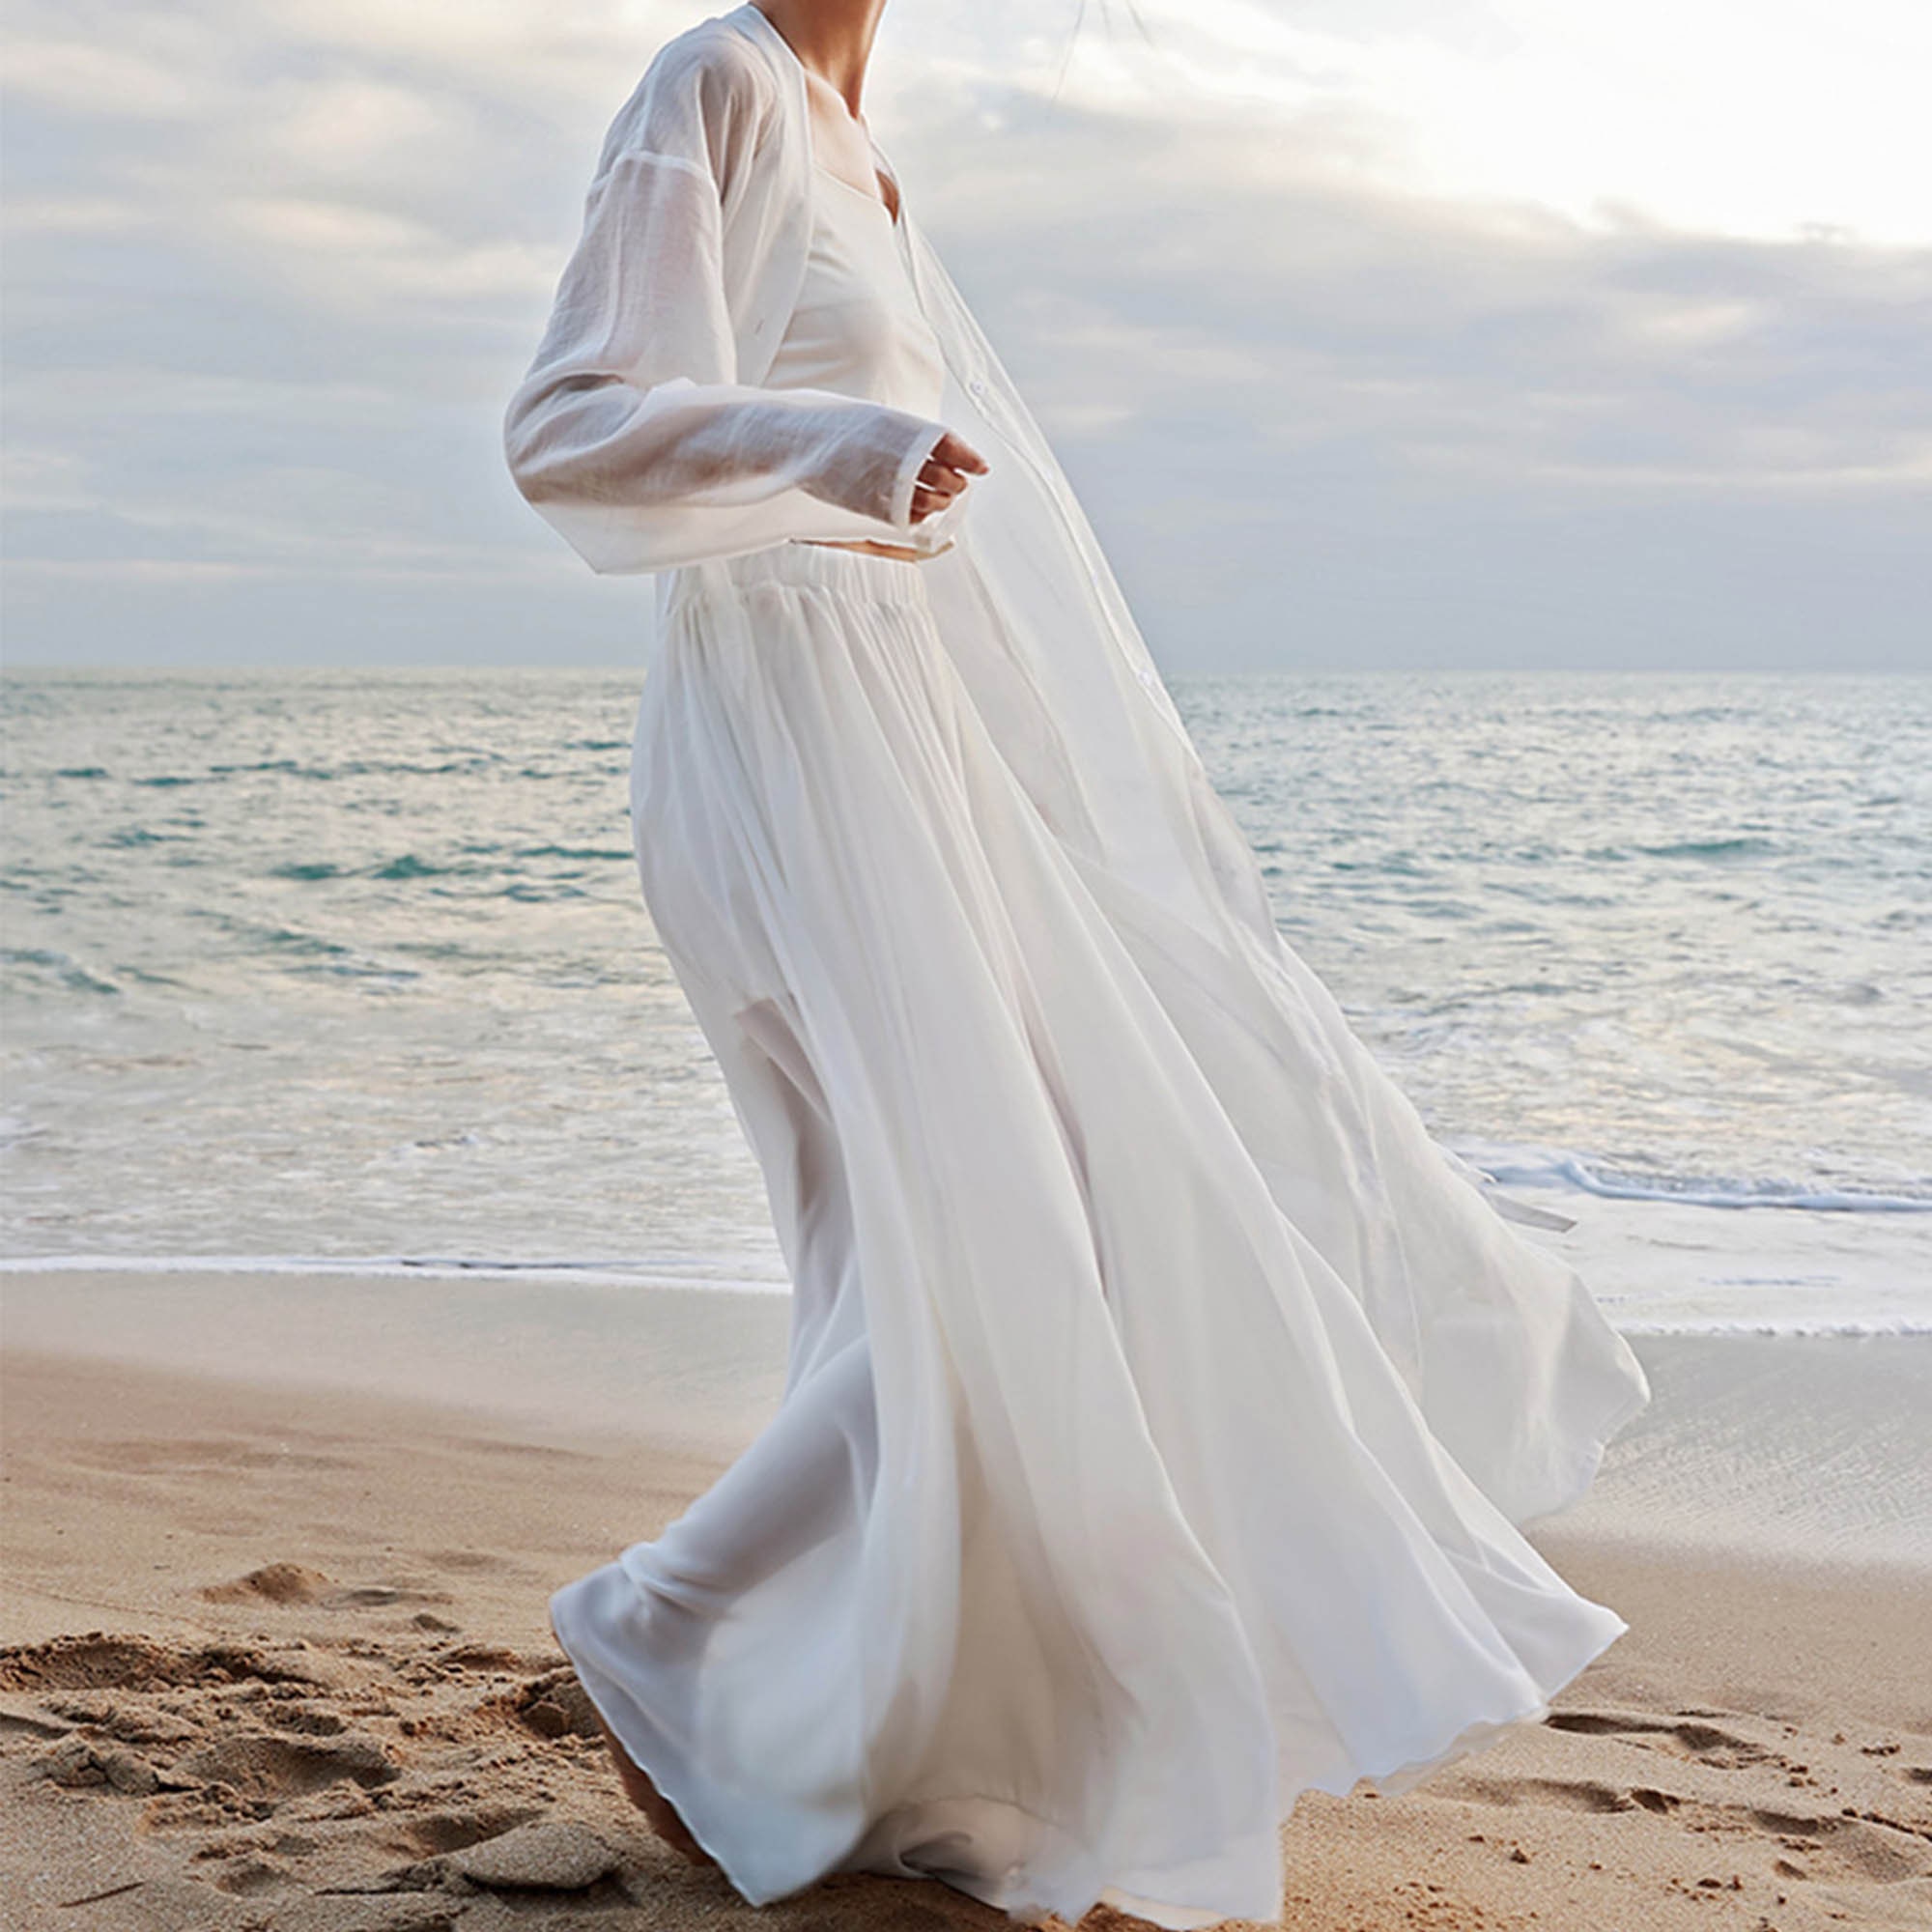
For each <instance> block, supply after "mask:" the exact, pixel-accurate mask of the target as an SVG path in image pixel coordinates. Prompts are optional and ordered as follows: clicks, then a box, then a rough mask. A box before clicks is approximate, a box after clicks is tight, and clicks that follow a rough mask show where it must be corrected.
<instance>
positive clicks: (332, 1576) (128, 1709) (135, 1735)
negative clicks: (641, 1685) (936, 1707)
mask: <svg viewBox="0 0 1932 1932" xmlns="http://www.w3.org/2000/svg"><path fill="white" fill-rule="evenodd" d="M0 1286H4V1290H5V1340H6V1348H5V1356H4V1369H5V1385H4V1397H5V1406H4V1425H5V1459H6V1460H5V1488H4V1495H5V1508H4V1530H5V1552H4V1580H5V1598H4V1623H0V1637H4V1642H5V1645H6V1649H5V1652H4V1655H0V1776H4V1782H5V1791H6V1799H7V1804H6V1824H5V1827H4V1852H0V1880H4V1883H0V1898H3V1899H4V1902H0V1921H4V1923H5V1924H6V1925H7V1926H9V1927H14V1926H18V1927H22V1928H25V1927H35V1928H38V1927H42V1926H47V1927H52V1926H61V1927H86V1928H89V1932H95V1928H103V1929H104V1932H132V1928H149V1927H155V1928H181V1932H203V1928H207V1932H225V1928H230V1927H233V1928H238V1932H240V1928H259V1932H431V1928H445V1927H459V1926H460V1927H462V1928H463V1929H464V1932H494V1928H497V1927H508V1926H511V1925H516V1926H518V1927H525V1926H542V1927H551V1928H564V1927H569V1928H573V1932H582V1928H589V1927H592V1926H596V1927H611V1928H612V1932H618V1928H631V1927H635V1928H638V1932H643V1928H646V1927H649V1928H658V1927H664V1928H682V1927H693V1928H696V1927H704V1928H707V1929H708V1928H729V1927H735V1926H740V1925H742V1926H744V1927H747V1928H752V1927H754V1926H776V1927H796V1928H804V1927H810V1928H814V1929H815V1928H826V1929H827V1932H831V1928H837V1927H845V1926H851V1927H855V1928H863V1927H891V1928H906V1932H915V1928H938V1927H943V1926H961V1927H986V1928H992V1927H996V1926H998V1925H1000V1924H1003V1923H1004V1922H1005V1921H1004V1920H1003V1919H1002V1918H1000V1917H999V1915H997V1914H995V1913H992V1912H990V1911H988V1910H986V1909H985V1908H983V1907H981V1906H980V1905H978V1904H976V1903H975V1902H973V1901H972V1900H970V1899H967V1898H965V1897H964V1896H962V1895H961V1894H959V1893H956V1892H953V1891H952V1890H950V1889H947V1888H945V1887H942V1886H940V1885H938V1884H934V1883H929V1882H921V1883H905V1882H897V1881H891V1880H875V1879H842V1880H838V1881H834V1882H831V1883H828V1884H826V1885H824V1886H821V1887H818V1888H816V1889H812V1890H810V1891H808V1892H806V1893H802V1894H800V1895H798V1896H796V1897H794V1898H792V1899H790V1900H787V1901H785V1902H783V1903H781V1904H780V1905H776V1906H772V1907H767V1908H766V1909H764V1910H763V1911H761V1912H753V1910H752V1909H751V1908H749V1907H747V1906H745V1905H744V1904H743V1903H742V1901H740V1900H739V1899H738V1898H737V1897H736V1894H735V1893H734V1892H733V1891H732V1890H731V1889H730V1887H729V1886H728V1885H727V1884H726V1882H725V1880H724V1879H723V1878H722V1877H721V1876H720V1875H718V1874H717V1873H715V1872H701V1871H696V1870H694V1869H692V1868H690V1867H688V1866H686V1865H684V1864H683V1863H682V1862H681V1861H678V1860H677V1859H676V1858H675V1857H674V1856H673V1855H672V1854H671V1853H669V1852H668V1850H666V1849H665V1848H663V1847H662V1846H660V1845H659V1844H658V1843H657V1841H656V1840H655V1839H654V1838H653V1837H652V1836H651V1835H650V1833H648V1831H647V1830H646V1829H645V1827H644V1826H643V1823H642V1821H641V1819H640V1818H639V1817H638V1815H637V1814H636V1813H635V1812H633V1811H631V1810H630V1809H629V1807H628V1806H627V1805H626V1804H624V1802H623V1800H622V1798H621V1796H620V1794H619V1792H618V1789H617V1785H616V1782H615V1779H614V1776H612V1774H611V1767H610V1765H609V1762H608V1760H607V1759H606V1758H605V1756H604V1754H603V1750H602V1747H601V1745H599V1744H598V1743H597V1742H596V1740H595V1738H594V1736H593V1735H592V1725H591V1722H590V1718H589V1714H588V1711H587V1708H586V1706H585V1705H584V1703H583V1701H582V1696H581V1694H580V1693H578V1692H576V1690H574V1686H573V1683H572V1680H571V1677H570V1674H569V1672H568V1670H567V1668H566V1667H565V1665H564V1663H563V1660H562V1658H561V1656H560V1655H559V1654H558V1652H557V1651H556V1649H555V1647H554V1642H553V1641H552V1639H551V1637H550V1634H549V1631H548V1629H547V1627H546V1623H545V1615H544V1607H545V1601H546V1598H547V1596H548V1593H549V1592H550V1591H551V1590H552V1589H553V1588H554V1587H555V1586H556V1585H557V1584H559V1583H560V1582H562V1581H564V1580H566V1579H567V1578H569V1577H573V1576H576V1575H578V1574H581V1573H582V1571H584V1570H586V1569H588V1568H590V1567H592V1566H593V1565H595V1564H596V1563H598V1562H601V1561H603V1560H605V1559H606V1558H608V1557H609V1556H611V1555H612V1554H614V1553H615V1551H616V1550H617V1549H618V1548H621V1547H622V1546H623V1545H624V1544H625V1543H628V1542H631V1541H635V1540H638V1539H639V1538H643V1537H647V1536H650V1535H653V1534H655V1533H656V1531H657V1530H658V1529H659V1528H660V1527H661V1526H662V1525H663V1524H664V1523H665V1522H666V1521H667V1520H669V1519H670V1518H671V1517H673V1516H674V1515H675V1514H676V1513H677V1512H678V1511H679V1510H680V1509H681V1508H682V1507H683V1506H684V1504H685V1502H686V1501H687V1500H688V1499H689V1498H690V1497H692V1496H693V1495H695V1494H696V1493H697V1492H699V1491H700V1490H701V1489H702V1488H704V1487H705V1486H706V1485H707V1484H708V1483H709V1482H711V1481H712V1480H713V1479H714V1478H715V1476H716V1475H717V1473H718V1472H719V1471H720V1470H721V1469H722V1468H723V1467H724V1465H725V1463H726V1461H728V1459H729V1457H730V1456H731V1454H733V1453H734V1451H735V1449H736V1447H737V1446H739V1445H741V1444H742V1443H743V1441H745V1440H746V1439H748V1437H749V1435H750V1434H751V1433H752V1432H753V1430H755V1428H756V1427H757V1425H758V1423H759V1421H760V1420H761V1419H762V1417H763V1415H764V1414H766V1413H768V1412H769V1410H770V1408H771V1407H772V1406H774V1405H775V1404H776V1401H777V1396H778V1390H779V1377H780V1373H781V1363H782V1357H783V1347H784V1337H785V1323H786V1320H787V1309H786V1305H785V1303H784V1302H783V1300H782V1299H781V1298H779V1297H772V1296H761V1295H753V1294H728V1293H691V1292H679V1291H662V1292H650V1293H641V1294H640V1293H639V1292H638V1291H636V1290H635V1289H629V1290H611V1291H608V1292H600V1291H598V1290H595V1289H586V1288H582V1287H572V1288H570V1289H568V1290H567V1291H566V1290H558V1289H556V1288H554V1287H548V1286H546V1285H544V1284H542V1283H533V1282H529V1281H510V1282H503V1281H490V1280H462V1281H437V1280H403V1281H398V1280H394V1279H372V1280H355V1279H343V1278H318V1277H303V1276H298V1275H288V1276H276V1277H261V1276H244V1275H231V1276H222V1275H208V1274H196V1273H194V1272H192V1271H185V1272H181V1273H176V1274H168V1275H154V1274H149V1275H146V1276H130V1275H116V1274H113V1273H110V1272H95V1273H88V1272H70V1273H48V1274H36V1273H28V1272H15V1273H12V1274H9V1275H8V1276H7V1278H6V1280H5V1282H4V1284H0ZM1634 1339H1635V1342H1636V1346H1637V1348H1638V1351H1639V1353H1640V1354H1641V1355H1642V1357H1643V1359H1644V1363H1645V1366H1646V1369H1647V1370H1648V1371H1649V1372H1650V1374H1651V1376H1652V1379H1653V1384H1654V1387H1655V1391H1656V1398H1655V1401H1654V1403H1653V1405H1652V1407H1651V1409H1650V1410H1649V1411H1647V1412H1646V1414H1645V1415H1644V1416H1643V1417H1641V1418H1639V1420H1638V1422H1637V1423H1636V1424H1635V1425H1634V1426H1633V1427H1632V1429H1631V1430H1630V1431H1629V1432H1627V1433H1626V1435H1624V1436H1623V1437H1622V1438H1620V1439H1619V1441H1618V1442H1617V1443H1616V1444H1614V1445H1613V1446H1612V1448H1611V1451H1610V1453H1609V1456H1608V1458H1607V1459H1606V1462H1605V1469H1604V1472H1603V1475H1602V1476H1601V1478H1600V1479H1599V1482H1598V1485H1597V1487H1596V1488H1595V1490H1593V1492H1592V1493H1591V1494H1590V1496H1589V1497H1588V1498H1587V1499H1585V1501H1584V1502H1582V1503H1581V1504H1579V1505H1578V1506H1577V1508H1575V1509H1573V1510H1572V1511H1569V1512H1566V1513H1565V1514H1564V1515H1562V1516H1560V1517H1555V1518H1549V1519H1546V1520H1544V1521H1543V1522H1542V1523H1541V1524H1537V1525H1532V1527H1531V1529H1530V1532H1529V1533H1530V1536H1531V1540H1532V1541H1533V1542H1534V1543H1535V1544H1536V1545H1537V1547H1538V1548H1540V1549H1541V1550H1543V1552H1544V1553H1545V1554H1546V1555H1547V1556H1548V1557H1549V1559H1550V1560H1551V1561H1552V1562H1554V1563H1555V1564H1556V1565H1557V1566H1558V1568H1559V1569H1560V1570H1562V1572H1563V1574H1564V1575H1565V1576H1566V1577H1569V1578H1570V1579H1571V1581H1572V1582H1574V1583H1575V1584H1576V1585H1577V1588H1579V1589H1580V1590H1582V1591H1584V1592H1585V1593H1586V1594H1588V1595H1591V1596H1593V1597H1596V1598H1597V1599H1598V1600H1600V1601H1602V1602H1605V1603H1607V1604H1609V1605H1612V1606H1614V1607H1615V1608H1616V1609H1618V1610H1619V1611H1620V1612H1621V1613H1622V1614H1623V1615H1624V1616H1625V1617H1626V1619H1627V1620H1628V1621H1629V1622H1630V1624H1631V1626H1632V1628H1631V1630H1630V1632H1629V1634H1627V1635H1626V1636H1624V1637H1622V1638H1621V1639H1619V1641H1618V1642H1617V1643H1616V1644H1615V1645H1613V1646H1612V1648H1611V1649H1610V1650H1609V1651H1608V1652H1607V1653H1605V1656H1604V1657H1602V1658H1601V1659H1599V1660H1598V1661H1597V1662H1596V1663H1594V1664H1593V1665H1592V1666H1591V1667H1590V1668H1589V1669H1588V1670H1586V1671H1585V1672H1584V1673H1583V1675H1582V1676H1581V1677H1580V1678H1578V1679H1577V1681H1576V1682H1575V1683H1574V1684H1572V1685H1571V1686H1570V1687H1568V1689H1567V1690H1565V1691H1564V1692H1563V1693H1561V1695H1560V1696H1559V1698H1558V1699H1557V1702H1556V1707H1555V1710H1554V1713H1553V1715H1552V1717H1551V1719H1550V1720H1549V1721H1548V1722H1547V1723H1545V1724H1543V1725H1541V1726H1538V1727H1535V1728H1534V1729H1529V1730H1525V1731H1523V1732H1521V1733H1520V1734H1518V1735H1515V1736H1512V1737H1509V1738H1507V1739H1505V1740H1504V1741H1503V1742H1501V1743H1499V1744H1497V1745H1496V1746H1494V1747H1492V1748H1491V1749H1489V1750H1487V1751H1483V1752H1480V1753H1478V1754H1476V1755H1474V1756H1472V1757H1470V1758H1467V1759H1465V1760H1463V1762H1462V1763H1461V1764H1459V1765H1456V1766H1454V1767H1451V1768H1450V1769H1448V1770H1446V1771H1444V1772H1443V1773H1441V1774H1439V1775H1438V1776H1436V1777H1435V1779H1433V1780H1431V1781H1430V1782H1429V1783H1428V1784H1426V1785H1425V1786H1423V1787H1421V1788H1420V1789H1418V1790H1416V1791H1413V1792H1410V1793H1408V1794H1406V1796H1404V1797H1402V1798H1399V1799H1386V1798H1377V1797H1373V1796H1370V1795H1366V1794H1358V1795H1357V1796H1355V1797H1353V1798H1350V1799H1348V1800H1337V1799H1332V1798H1328V1797H1325V1796H1323V1795H1321V1794H1310V1795H1307V1796H1305V1797H1304V1798H1303V1799H1302V1800H1301V1802H1300V1803H1299V1804H1297V1805H1296V1807H1295V1809H1294V1811H1293V1815H1292V1816H1291V1817H1290V1819H1289V1820H1288V1821H1287V1823H1286V1824H1285V1826H1284V1827H1283V1830H1282V1834H1281V1841H1282V1855H1283V1859H1284V1861H1285V1871H1286V1873H1287V1891H1288V1901H1289V1902H1288V1907H1287V1911H1286V1913H1285V1915H1284V1917H1283V1918H1282V1921H1281V1923H1282V1925H1283V1926H1285V1927H1291V1928H1295V1932H1315V1928H1321V1932H1382V1928H1390V1932H1394V1928H1424V1927H1434V1928H1442V1929H1443V1932H1503V1928H1516V1929H1517V1932H1521V1928H1529V1927H1536V1928H1542V1929H1543V1932H1548V1929H1549V1928H1555V1929H1556V1932H1572V1928H1574V1932H1649V1928H1659V1932H1666V1929H1667V1928H1673V1927H1678V1926H1685V1927H1690V1926H1697V1927H1731V1926H1735V1927H1740V1928H1750V1932H1802V1928H1807V1927H1813V1926H1817V1927H1824V1926H1828V1925H1829V1926H1843V1925H1864V1926H1886V1927H1914V1926H1927V1925H1932V1672H1928V1671H1927V1669H1926V1667H1925V1662H1924V1659H1925V1655H1926V1653H1927V1642H1926V1639H1927V1637H1928V1634H1932V1496H1928V1476H1927V1469H1928V1462H1929V1461H1932V1458H1928V1450H1932V1442H1928V1436H1932V1338H1925V1337H1900V1336H1869V1337H1822V1336H1813V1337H1790V1336H1781V1337H1753V1336H1717V1337H1706V1336H1661V1335H1651V1336H1639V1337H1636V1338H1634ZM592 1342H594V1343H595V1344H596V1346H594V1347H587V1346H586V1344H588V1343H592ZM217 1365H218V1373H217V1372H214V1371H215V1369H216V1367H217ZM1087 1922H1088V1924H1089V1925H1090V1927H1096V1928H1098V1927H1103V1926H1111V1927H1114V1928H1116V1929H1117V1932H1118V1928H1119V1927H1121V1926H1122V1925H1125V1924H1127V1923H1128V1922H1129V1921H1125V1920H1122V1919H1120V1918H1117V1917H1114V1916H1112V1915H1109V1914H1106V1913H1096V1914H1094V1915H1093V1916H1092V1917H1091V1918H1090V1919H1089V1920H1088V1921H1087Z"/></svg>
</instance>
